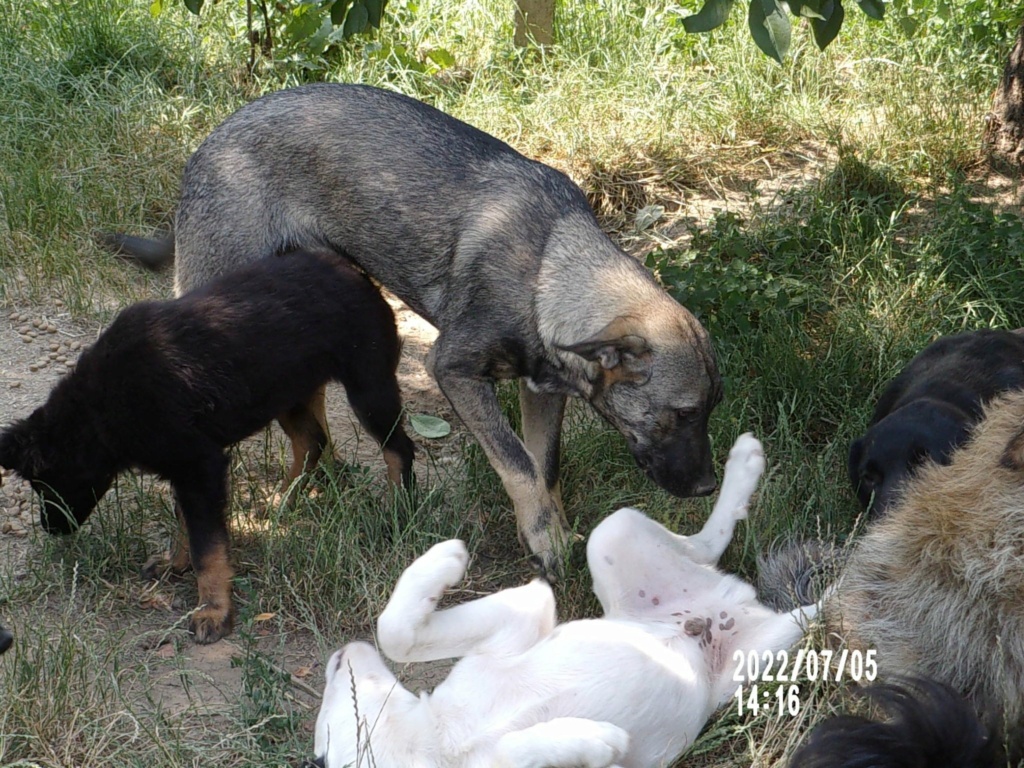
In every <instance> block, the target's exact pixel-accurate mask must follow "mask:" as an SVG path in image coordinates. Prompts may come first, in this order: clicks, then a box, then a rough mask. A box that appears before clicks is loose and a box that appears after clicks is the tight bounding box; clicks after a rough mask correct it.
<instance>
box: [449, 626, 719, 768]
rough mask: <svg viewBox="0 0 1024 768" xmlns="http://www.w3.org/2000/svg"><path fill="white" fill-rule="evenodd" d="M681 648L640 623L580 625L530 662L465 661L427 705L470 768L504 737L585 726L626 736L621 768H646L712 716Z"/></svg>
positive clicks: (549, 641) (694, 663) (698, 661)
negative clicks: (558, 724)
mask: <svg viewBox="0 0 1024 768" xmlns="http://www.w3.org/2000/svg"><path fill="white" fill-rule="evenodd" d="M678 645H679V644H677V646H678ZM682 645H683V646H684V647H683V652H680V648H679V647H676V648H675V649H674V650H673V651H670V650H669V649H668V648H667V647H666V645H665V644H664V642H662V641H659V640H657V639H654V638H652V637H651V636H650V635H649V634H647V633H646V631H645V630H644V629H643V628H642V626H640V625H637V624H631V623H626V622H618V621H609V620H600V621H599V620H590V621H575V622H572V623H569V624H563V625H561V626H559V627H558V628H557V629H556V630H555V631H554V633H553V634H552V635H550V636H549V637H548V638H546V639H544V640H542V641H541V642H540V643H538V644H537V645H535V646H533V647H532V648H531V649H530V650H529V651H527V652H526V653H523V654H520V655H517V656H511V657H506V658H499V657H493V656H469V657H466V658H464V659H462V660H461V661H460V662H459V663H458V664H456V665H455V668H454V669H453V670H452V672H451V674H450V675H449V676H448V678H447V680H445V681H444V682H443V683H442V684H441V685H440V686H438V688H437V689H436V690H435V691H434V693H433V694H432V695H431V696H430V706H431V709H432V710H433V711H434V714H435V717H436V718H437V722H438V723H439V724H441V727H442V729H443V730H444V731H445V733H443V734H442V735H441V738H442V742H443V743H448V744H460V743H461V744H472V745H473V746H472V747H471V748H470V749H469V750H468V754H467V755H466V758H467V759H466V762H465V763H464V764H465V765H466V766H467V767H470V766H475V765H481V766H482V765H487V764H488V763H487V760H488V756H489V749H490V748H493V746H494V744H495V742H496V741H497V739H498V738H499V737H500V736H502V735H503V734H505V733H509V732H511V731H515V730H519V729H521V728H526V727H528V726H531V725H534V724H535V723H538V722H542V721H545V720H550V719H552V718H556V717H579V718H587V719H591V720H598V721H605V722H610V723H613V724H615V725H618V726H619V727H621V728H623V729H625V730H626V731H627V732H628V733H629V734H630V741H631V747H630V752H629V754H628V755H627V758H626V759H625V760H623V761H622V762H621V765H623V766H624V768H650V767H652V766H658V765H662V764H664V763H665V762H666V761H668V760H669V759H670V758H672V757H674V756H675V755H677V754H679V753H680V752H682V751H683V750H685V749H686V748H688V747H689V746H690V744H691V743H692V742H693V739H694V738H696V736H697V734H698V733H700V729H701V727H702V726H703V725H704V723H705V722H706V720H707V718H708V716H709V715H710V714H711V712H712V711H713V709H714V706H713V704H712V702H710V696H709V691H710V685H709V682H708V680H707V679H706V677H704V675H702V674H700V673H698V672H696V671H695V670H703V669H704V663H703V660H702V655H701V653H700V651H699V650H698V648H697V645H696V642H692V643H682ZM691 646H692V652H689V653H688V652H687V651H689V650H690V648H691ZM652 748H653V750H655V751H650V750H652Z"/></svg>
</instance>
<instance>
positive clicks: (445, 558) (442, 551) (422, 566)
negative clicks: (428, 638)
mask: <svg viewBox="0 0 1024 768" xmlns="http://www.w3.org/2000/svg"><path fill="white" fill-rule="evenodd" d="M468 565H469V551H468V550H467V549H466V544H465V542H463V541H461V540H459V539H449V540H448V541H442V542H440V543H439V544H435V545H434V546H432V547H431V548H430V549H428V550H427V551H426V552H424V553H423V554H422V555H420V556H419V557H418V558H416V560H415V561H413V564H412V565H410V566H409V567H408V568H406V569H405V573H404V574H403V575H402V578H403V579H404V578H405V577H406V576H409V577H410V580H412V581H416V582H418V583H419V585H420V588H421V589H422V590H423V591H424V592H425V593H427V594H424V597H434V598H435V600H434V602H437V599H439V598H440V597H441V595H443V594H444V592H445V590H447V589H449V588H450V587H454V586H455V585H456V584H458V583H459V582H460V581H462V577H463V576H465V575H466V566H468Z"/></svg>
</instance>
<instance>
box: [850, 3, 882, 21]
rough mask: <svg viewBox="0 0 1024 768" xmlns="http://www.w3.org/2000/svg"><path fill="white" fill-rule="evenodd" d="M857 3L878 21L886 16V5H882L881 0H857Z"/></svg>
mask: <svg viewBox="0 0 1024 768" xmlns="http://www.w3.org/2000/svg"><path fill="white" fill-rule="evenodd" d="M857 5H859V6H860V9H861V10H862V11H864V13H866V14H867V15H868V16H869V17H870V18H872V19H875V20H876V21H881V20H882V19H883V18H884V16H885V6H884V5H882V3H881V0H857Z"/></svg>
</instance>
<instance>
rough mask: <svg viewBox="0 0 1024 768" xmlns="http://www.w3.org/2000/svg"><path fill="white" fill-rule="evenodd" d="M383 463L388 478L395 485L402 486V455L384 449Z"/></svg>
mask: <svg viewBox="0 0 1024 768" xmlns="http://www.w3.org/2000/svg"><path fill="white" fill-rule="evenodd" d="M384 463H385V464H387V467H388V480H389V481H390V482H391V484H392V485H394V486H395V487H398V488H400V487H401V486H402V457H401V456H399V455H398V454H397V453H396V452H395V451H389V450H388V449H387V448H385V449H384Z"/></svg>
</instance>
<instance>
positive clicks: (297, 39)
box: [284, 5, 322, 44]
mask: <svg viewBox="0 0 1024 768" xmlns="http://www.w3.org/2000/svg"><path fill="white" fill-rule="evenodd" d="M321 22H322V19H321V16H320V11H319V10H318V9H317V8H315V7H313V6H309V5H300V6H299V7H298V8H296V9H295V10H294V11H292V17H291V19H290V20H289V21H288V23H287V24H286V25H285V28H284V33H285V36H286V37H287V38H288V39H289V40H290V41H291V42H292V43H296V44H297V43H301V42H303V41H305V40H308V39H309V38H311V37H312V36H313V35H315V34H316V33H317V32H318V31H319V30H320V24H321Z"/></svg>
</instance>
